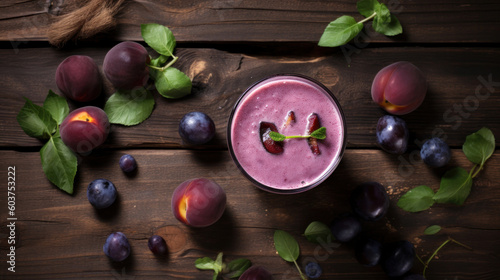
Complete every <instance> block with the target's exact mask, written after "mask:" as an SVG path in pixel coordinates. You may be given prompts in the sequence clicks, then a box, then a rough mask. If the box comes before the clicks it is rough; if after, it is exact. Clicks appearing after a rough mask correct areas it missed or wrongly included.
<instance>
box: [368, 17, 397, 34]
mask: <svg viewBox="0 0 500 280" xmlns="http://www.w3.org/2000/svg"><path fill="white" fill-rule="evenodd" d="M372 27H373V29H374V30H375V31H377V32H378V33H382V34H384V35H386V36H395V35H398V34H401V33H403V27H402V26H401V24H400V23H399V20H398V19H397V18H396V17H395V16H394V15H391V17H390V21H389V22H384V18H380V17H377V16H376V17H375V18H374V19H373V24H372Z"/></svg>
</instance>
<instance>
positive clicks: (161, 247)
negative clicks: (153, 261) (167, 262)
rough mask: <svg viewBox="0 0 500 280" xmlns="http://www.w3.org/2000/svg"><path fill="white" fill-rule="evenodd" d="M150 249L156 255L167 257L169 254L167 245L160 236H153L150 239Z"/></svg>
mask: <svg viewBox="0 0 500 280" xmlns="http://www.w3.org/2000/svg"><path fill="white" fill-rule="evenodd" d="M148 248H149V250H151V252H153V254H155V255H165V254H166V253H167V243H166V242H165V239H163V237H161V236H159V235H153V236H151V237H150V238H149V240H148Z"/></svg>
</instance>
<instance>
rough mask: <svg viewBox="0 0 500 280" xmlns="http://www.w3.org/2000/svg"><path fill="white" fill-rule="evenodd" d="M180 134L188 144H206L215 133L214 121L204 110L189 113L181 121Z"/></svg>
mask: <svg viewBox="0 0 500 280" xmlns="http://www.w3.org/2000/svg"><path fill="white" fill-rule="evenodd" d="M179 135H180V136H181V138H182V140H183V141H184V142H185V143H187V144H192V145H201V144H205V143H207V142H208V141H210V140H211V139H212V138H213V137H214V135H215V124H214V121H213V120H212V119H211V118H210V117H209V116H207V115H206V114H205V113H202V112H190V113H187V114H186V115H184V117H182V119H181V121H180V123H179Z"/></svg>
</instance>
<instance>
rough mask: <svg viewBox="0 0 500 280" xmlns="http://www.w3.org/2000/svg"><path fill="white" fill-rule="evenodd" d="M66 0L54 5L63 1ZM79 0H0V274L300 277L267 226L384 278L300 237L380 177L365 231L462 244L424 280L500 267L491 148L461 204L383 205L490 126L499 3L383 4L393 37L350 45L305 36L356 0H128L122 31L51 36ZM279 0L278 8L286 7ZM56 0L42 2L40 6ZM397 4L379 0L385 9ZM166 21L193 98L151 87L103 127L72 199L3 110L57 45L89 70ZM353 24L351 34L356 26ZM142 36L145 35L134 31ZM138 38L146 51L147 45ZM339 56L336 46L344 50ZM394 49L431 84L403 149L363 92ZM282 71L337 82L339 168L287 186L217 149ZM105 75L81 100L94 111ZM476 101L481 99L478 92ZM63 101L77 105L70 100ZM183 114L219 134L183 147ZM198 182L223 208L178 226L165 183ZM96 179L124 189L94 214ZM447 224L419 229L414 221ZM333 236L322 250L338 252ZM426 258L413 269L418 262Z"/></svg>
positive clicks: (431, 182) (331, 273)
mask: <svg viewBox="0 0 500 280" xmlns="http://www.w3.org/2000/svg"><path fill="white" fill-rule="evenodd" d="M62 2H66V3H62ZM75 2H76V1H15V0H3V1H2V3H1V4H0V19H1V20H0V30H1V32H0V40H1V42H0V46H1V48H0V61H1V66H0V88H1V90H2V93H1V98H2V99H1V102H0V124H1V125H0V158H1V168H0V170H2V171H1V172H0V174H1V175H0V177H1V180H0V182H2V184H3V187H1V188H0V209H2V210H1V212H0V213H1V215H0V223H1V230H0V245H1V255H0V260H1V264H0V276H1V277H0V278H1V279H83V278H88V279H211V275H212V274H211V273H210V272H208V271H200V270H198V269H196V268H195V266H194V261H195V260H196V259H197V258H200V257H204V256H208V257H211V258H215V257H216V255H217V253H218V252H224V255H225V258H226V260H233V259H236V258H248V259H250V260H251V261H252V262H253V263H254V264H256V265H263V266H265V267H267V268H268V270H270V271H271V272H272V273H273V275H274V277H275V279H298V274H297V272H296V270H295V268H294V266H293V264H290V263H286V262H285V261H283V260H282V259H281V258H280V257H279V256H278V255H277V253H276V251H275V249H274V246H273V233H274V231H275V230H276V229H282V230H286V231H287V232H289V233H291V234H292V235H293V236H294V237H295V238H296V239H297V240H298V242H299V244H300V249H301V257H300V258H299V260H298V261H299V264H301V265H302V264H303V262H305V261H307V260H310V259H311V258H316V259H317V260H318V262H319V263H320V265H321V266H322V267H323V270H324V273H323V276H322V278H321V279H386V276H385V275H384V273H383V271H382V270H381V269H380V268H379V267H373V268H366V267H363V266H361V265H360V264H358V263H357V261H356V259H355V257H354V253H353V248H352V246H351V245H349V244H342V245H340V246H339V247H338V246H332V247H330V248H328V249H325V248H321V246H318V245H316V244H313V243H310V242H308V241H307V240H306V239H305V238H304V237H303V236H302V233H303V232H304V230H305V228H306V227H307V225H308V224H309V223H310V222H312V221H316V220H317V221H321V222H324V223H329V222H330V221H331V220H332V219H333V218H334V217H335V216H336V215H338V214H340V213H342V212H346V211H349V209H350V208H349V205H348V202H347V201H348V197H349V195H350V192H351V190H352V189H353V188H354V187H355V186H357V185H358V184H360V183H362V182H365V181H378V182H380V183H382V184H383V185H384V186H385V187H386V188H387V190H388V191H389V195H390V199H391V206H390V209H389V212H388V214H387V215H386V217H384V218H383V219H382V220H380V221H377V222H373V223H365V224H364V226H365V231H366V232H369V233H370V234H372V235H373V236H375V237H377V238H379V239H380V240H382V241H391V240H398V239H406V240H409V241H411V242H412V243H414V245H415V247H416V251H417V253H418V255H419V256H421V257H422V258H427V257H429V256H430V255H431V253H432V252H433V251H434V250H435V249H436V248H437V247H438V246H439V245H440V244H441V243H443V242H444V241H445V240H446V239H447V238H448V237H452V238H454V239H456V240H458V241H461V242H463V243H465V244H467V245H469V246H470V247H472V248H473V250H467V249H465V248H462V247H460V246H457V245H452V244H450V245H447V246H445V247H444V248H443V249H442V250H441V251H440V252H439V254H438V255H437V257H436V258H435V259H434V260H433V261H432V262H431V264H430V266H429V268H428V270H427V276H428V279H475V280H476V279H498V277H499V275H500V253H499V252H500V185H499V183H498V182H499V180H500V157H499V152H498V151H497V152H495V153H494V155H493V156H492V157H491V159H490V160H489V161H488V162H487V164H486V168H485V169H484V170H483V171H481V174H480V175H479V176H478V178H477V179H475V180H474V185H473V188H472V191H471V194H470V196H469V198H468V199H467V201H466V203H465V205H463V206H454V205H435V206H433V207H432V208H431V209H430V210H427V211H423V212H421V213H408V212H405V211H403V210H402V209H400V208H399V207H397V206H396V203H397V201H398V199H399V197H400V196H401V195H402V194H403V193H405V192H406V191H407V190H409V189H410V188H413V187H416V186H418V185H423V184H425V185H428V186H431V187H432V188H433V189H437V188H438V187H439V181H440V177H441V176H442V175H443V173H444V172H445V171H446V170H447V169H448V168H450V167H454V166H462V167H464V168H465V169H467V170H469V169H470V168H471V167H472V164H471V163H470V162H469V161H468V160H467V158H466V157H465V156H464V154H463V152H462V149H461V147H462V144H463V143H464V141H465V137H466V136H467V135H469V134H471V133H473V132H475V131H477V130H478V129H480V128H481V127H488V128H490V129H491V130H492V131H493V133H494V134H495V136H496V139H497V140H496V145H497V147H498V143H499V141H498V139H500V117H499V116H500V114H499V108H500V107H499V105H500V103H499V101H500V96H499V93H500V50H499V49H498V46H499V43H500V37H499V34H500V17H498V15H499V14H500V3H498V1H493V0H489V1H488V0H481V1H463V0H461V1H444V0H436V1H431V2H424V3H423V2H421V1H406V0H405V1H389V2H390V3H391V4H390V5H389V8H390V9H391V10H392V11H393V13H395V14H397V17H398V18H399V20H400V22H401V23H402V26H403V29H404V32H403V34H402V35H400V36H396V37H394V38H389V37H385V36H383V35H380V34H376V33H374V32H372V31H371V27H369V28H368V29H365V30H367V31H366V32H365V35H364V38H362V39H364V40H359V38H358V39H356V40H355V41H353V42H351V43H350V44H349V47H348V48H344V49H342V48H321V47H318V46H317V42H318V40H319V37H320V36H321V34H322V32H323V30H324V28H325V26H326V25H327V24H328V23H329V22H330V21H332V20H334V19H336V18H337V17H339V16H341V15H344V14H347V15H351V16H354V17H355V18H356V19H358V20H359V19H361V16H360V15H359V14H358V13H357V11H356V4H355V1H297V0H292V1H254V0H249V1H241V0H236V1H186V0H183V1H150V0H144V1H130V2H128V3H127V4H126V5H125V6H124V9H123V10H122V11H121V12H120V13H119V14H118V26H117V28H116V29H115V30H114V31H112V32H110V33H108V34H103V35H98V36H97V37H94V38H93V39H90V40H87V41H82V42H79V43H78V44H77V45H76V46H71V47H67V48H64V49H57V48H54V47H51V46H50V45H49V44H48V43H47V37H46V31H47V29H48V27H49V24H50V22H51V20H54V19H56V18H57V16H56V14H65V13H67V12H69V11H71V10H72V9H74V7H75V5H76V4H75ZM285 2H286V3H285ZM49 5H51V6H49ZM391 5H392V6H391ZM148 22H156V23H160V24H163V25H166V26H168V27H169V28H170V29H171V30H172V31H173V33H174V35H175V36H176V39H177V41H178V46H177V49H176V54H177V55H178V56H179V57H180V59H179V62H177V63H176V64H175V66H176V67H177V68H179V69H180V70H182V71H184V72H186V73H187V75H188V76H189V77H190V78H191V79H192V81H193V90H192V95H190V96H188V97H186V98H182V99H180V100H167V99H165V98H162V97H161V96H160V95H159V94H157V93H155V94H154V96H155V102H156V106H155V108H154V111H153V113H152V115H151V117H150V118H149V119H147V120H146V121H145V122H143V123H141V124H140V125H137V126H133V127H124V126H119V125H113V126H112V132H111V134H110V137H109V138H108V140H107V141H106V143H105V144H104V145H103V146H101V147H100V148H99V149H97V150H95V151H94V152H93V153H92V154H91V155H89V156H86V157H82V158H81V159H80V163H79V168H78V173H77V176H76V179H75V192H74V194H73V195H68V194H66V193H64V192H62V191H60V190H58V189H57V188H56V187H55V186H53V185H52V184H51V183H49V181H48V180H47V179H46V177H45V175H44V173H43V171H42V167H41V163H40V155H39V150H40V148H41V146H42V142H40V141H38V140H35V139H33V138H30V137H28V136H27V135H25V134H24V132H23V131H22V130H21V128H20V126H19V125H18V123H17V122H16V115H17V113H18V112H19V110H20V109H21V107H22V106H23V104H24V99H23V97H27V98H29V99H31V100H32V101H33V102H34V103H35V104H38V105H41V104H42V103H43V100H44V98H45V96H46V95H47V92H48V90H49V89H52V90H54V91H56V92H57V93H58V94H60V92H59V91H58V90H57V87H56V84H55V80H54V75H55V71H56V68H57V66H58V64H59V63H60V62H61V61H62V60H63V59H64V58H65V57H67V56H69V55H73V54H83V55H88V56H91V57H93V58H94V59H95V60H96V62H97V63H98V65H100V68H102V67H101V65H102V62H103V58H104V55H105V54H106V52H107V51H108V50H109V48H111V47H112V46H113V45H115V44H116V43H117V42H119V41H124V40H134V41H139V42H141V43H142V44H144V42H143V41H142V38H141V34H140V27H139V26H140V24H141V23H148ZM362 37H363V36H362ZM144 45H145V44H144ZM148 50H150V49H149V48H148ZM345 51H348V52H347V53H346V52H345ZM401 60H406V61H410V62H412V63H414V64H415V65H417V66H418V67H419V68H420V69H421V70H422V71H423V73H425V75H426V77H427V80H428V86H429V89H428V94H427V97H426V99H425V101H424V103H423V105H422V106H421V107H420V108H419V109H418V110H416V111H415V112H412V113H410V114H408V115H404V116H403V118H404V119H405V120H406V121H407V123H408V126H409V128H410V130H411V140H410V147H409V151H408V152H407V153H406V154H404V155H402V156H397V155H390V154H388V153H385V152H383V151H382V150H381V149H380V148H378V147H377V145H376V142H375V125H376V123H377V120H378V118H379V117H381V116H382V115H384V114H385V112H384V111H383V110H382V109H380V108H379V107H378V106H377V105H376V104H375V103H374V102H373V101H372V100H371V97H370V87H371V83H372V80H373V78H374V76H375V74H376V73H377V71H378V70H380V69H381V68H382V67H384V66H386V65H388V64H390V63H392V62H396V61H401ZM282 72H294V73H300V74H304V75H308V76H310V77H312V78H314V79H317V80H318V81H320V82H322V83H323V84H324V85H325V86H327V87H328V88H329V89H331V90H332V92H333V93H334V95H335V96H336V97H337V98H338V99H339V101H340V103H341V105H342V107H343V110H344V112H345V115H346V120H347V131H348V137H347V141H348V143H347V149H346V151H345V155H344V158H343V159H342V162H341V164H340V166H339V167H338V169H337V170H336V171H335V172H334V174H333V175H332V176H331V177H330V178H329V179H328V180H326V182H324V183H323V184H321V185H320V186H318V187H317V188H315V189H313V190H311V191H308V192H305V193H302V194H297V195H276V194H271V193H267V192H264V191H261V190H259V189H257V188H256V187H254V186H253V185H252V184H251V183H250V182H249V181H248V180H247V179H246V178H245V177H244V176H243V175H242V174H241V173H240V172H239V170H238V169H237V168H236V167H235V165H234V163H233V161H232V160H231V158H230V155H229V153H228V150H227V145H226V129H227V120H228V116H229V113H230V111H231V109H232V107H233V105H234V103H235V101H236V100H237V98H238V97H239V95H240V94H241V93H242V92H243V91H244V90H245V89H246V88H247V87H248V86H250V85H251V84H252V83H254V82H256V81H258V80H260V79H262V78H264V77H267V76H270V75H273V74H276V73H282ZM112 93H113V88H112V87H111V86H110V84H109V83H106V88H105V89H104V94H103V97H102V98H101V99H99V100H98V101H97V102H94V103H92V104H93V105H97V106H103V104H104V102H105V100H106V99H107V97H109V96H110V95H111V94H112ZM478 96H480V97H481V99H478V98H477V97H478ZM70 106H71V109H75V108H76V107H77V106H78V104H75V103H70ZM189 111H203V112H205V113H207V114H208V115H210V116H211V117H212V118H213V119H214V121H215V124H216V127H217V134H216V136H215V139H213V140H212V141H211V142H209V143H208V144H207V145H204V146H201V147H191V146H186V145H183V144H182V141H181V139H180V137H179V134H178V131H177V130H178V123H179V120H180V119H181V117H182V116H183V115H184V114H185V113H187V112H189ZM435 133H442V136H443V137H446V141H447V143H448V144H449V145H450V147H451V148H452V160H451V162H450V163H449V165H448V166H447V167H444V168H439V169H432V168H430V167H427V166H426V165H425V164H424V163H423V162H422V161H421V160H420V158H419V156H418V150H419V143H421V141H423V140H424V139H427V138H430V137H431V136H433V134H435ZM127 153H128V154H131V155H133V156H134V157H135V158H136V159H137V162H138V164H139V169H138V172H137V174H136V175H135V176H126V175H125V174H124V173H123V172H121V170H120V168H119V166H118V159H119V158H120V156H121V155H123V154H127ZM10 166H15V170H16V174H15V176H16V186H17V188H16V191H15V196H16V205H15V206H16V209H15V217H16V218H17V221H15V238H16V244H15V262H16V263H15V266H16V267H15V271H16V272H15V273H12V272H9V271H8V270H7V268H8V266H9V265H8V264H7V262H6V261H7V259H8V257H7V254H9V250H10V245H9V244H8V236H9V234H10V230H9V228H7V225H8V224H9V223H10V221H8V220H7V218H8V217H9V216H8V215H7V176H8V168H9V167H10ZM195 177H206V178H210V179H213V180H214V181H216V182H218V183H219V184H220V185H221V186H222V187H223V188H224V189H225V190H226V192H227V199H228V204H227V209H226V212H225V214H224V215H223V217H222V219H221V220H220V221H218V222H217V223H216V224H215V225H213V226H210V227H208V228H202V229H194V228H188V227H186V226H184V225H182V224H181V223H179V222H178V221H177V220H176V219H175V218H174V216H173V214H172V212H171V208H170V199H171V195H172V192H173V190H174V188H175V187H176V186H177V185H179V184H180V183H181V182H183V181H185V180H187V179H190V178H195ZM97 178H106V179H109V180H111V181H112V182H114V183H115V185H116V186H117V188H118V191H119V201H118V203H117V204H116V205H114V206H113V207H112V208H111V209H109V210H106V211H96V210H94V209H93V207H92V206H91V205H90V204H89V202H88V201H87V197H86V188H87V186H88V184H89V183H90V182H91V181H92V180H94V179H97ZM434 224H436V225H440V226H442V227H443V229H442V231H441V232H439V233H438V234H436V235H430V236H426V235H424V234H423V232H424V229H426V228H427V227H428V226H430V225H434ZM113 231H122V232H124V233H125V234H126V235H127V236H128V238H129V240H130V243H131V246H132V254H131V256H130V257H129V259H127V260H126V261H125V262H122V263H112V262H110V261H109V260H108V258H107V257H106V256H105V255H104V254H103V251H102V246H103V244H104V241H105V239H106V237H107V236H108V235H109V234H110V233H111V232H113ZM152 234H159V235H161V236H163V237H164V238H165V239H166V241H167V243H168V248H169V254H168V257H166V258H163V259H161V258H157V257H155V256H154V255H153V254H152V253H151V252H150V251H149V249H148V248H147V240H148V238H149V237H150V236H151V235H152ZM334 247H335V248H334ZM422 269H423V266H422V264H420V263H419V262H418V261H415V265H414V267H413V269H412V271H414V272H415V273H421V272H422Z"/></svg>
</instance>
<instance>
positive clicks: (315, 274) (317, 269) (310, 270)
mask: <svg viewBox="0 0 500 280" xmlns="http://www.w3.org/2000/svg"><path fill="white" fill-rule="evenodd" d="M305 271H306V275H307V277H309V278H313V279H314V278H319V277H320V276H321V273H323V270H322V269H321V266H319V264H318V263H315V262H310V263H307V265H306V269H305Z"/></svg>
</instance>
